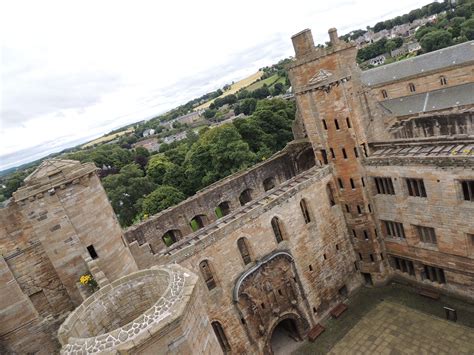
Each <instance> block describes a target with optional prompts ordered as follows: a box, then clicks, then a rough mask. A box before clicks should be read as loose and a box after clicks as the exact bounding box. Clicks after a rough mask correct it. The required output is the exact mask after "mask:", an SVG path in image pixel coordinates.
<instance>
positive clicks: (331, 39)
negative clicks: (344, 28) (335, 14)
mask: <svg viewBox="0 0 474 355" xmlns="http://www.w3.org/2000/svg"><path fill="white" fill-rule="evenodd" d="M328 33H329V42H331V44H332V45H333V46H334V45H335V44H336V43H337V42H339V37H338V36H337V30H336V29H335V28H334V27H333V28H330V29H329V31H328Z"/></svg>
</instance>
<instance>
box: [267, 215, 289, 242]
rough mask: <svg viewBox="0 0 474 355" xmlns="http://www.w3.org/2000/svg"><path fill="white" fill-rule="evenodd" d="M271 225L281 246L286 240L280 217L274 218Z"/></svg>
mask: <svg viewBox="0 0 474 355" xmlns="http://www.w3.org/2000/svg"><path fill="white" fill-rule="evenodd" d="M270 225H271V227H272V231H273V236H274V237H275V240H276V242H277V244H280V243H281V242H283V241H284V240H285V239H286V238H285V232H284V228H283V223H282V222H281V218H280V217H278V216H273V217H272V219H271V221H270Z"/></svg>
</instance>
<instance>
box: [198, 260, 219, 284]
mask: <svg viewBox="0 0 474 355" xmlns="http://www.w3.org/2000/svg"><path fill="white" fill-rule="evenodd" d="M203 270H205V271H203ZM199 273H200V274H201V277H202V278H203V280H204V283H205V284H206V286H207V289H208V291H212V290H215V289H217V286H218V285H217V281H216V276H215V272H214V269H213V267H212V266H211V263H210V262H209V259H208V258H204V259H202V260H201V261H199Z"/></svg>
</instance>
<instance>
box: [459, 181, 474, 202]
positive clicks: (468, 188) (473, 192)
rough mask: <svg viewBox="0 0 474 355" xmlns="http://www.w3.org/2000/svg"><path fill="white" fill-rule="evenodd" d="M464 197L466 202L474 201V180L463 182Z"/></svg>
mask: <svg viewBox="0 0 474 355" xmlns="http://www.w3.org/2000/svg"><path fill="white" fill-rule="evenodd" d="M461 186H462V195H463V198H464V200H466V201H471V202H473V201H474V180H464V181H461Z"/></svg>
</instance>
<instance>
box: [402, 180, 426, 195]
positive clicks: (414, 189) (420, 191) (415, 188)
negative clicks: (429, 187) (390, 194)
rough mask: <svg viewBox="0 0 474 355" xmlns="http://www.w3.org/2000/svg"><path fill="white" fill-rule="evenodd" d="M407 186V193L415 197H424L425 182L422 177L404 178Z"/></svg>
mask: <svg viewBox="0 0 474 355" xmlns="http://www.w3.org/2000/svg"><path fill="white" fill-rule="evenodd" d="M405 180H406V182H407V187H408V194H409V195H410V196H415V197H426V189H425V183H424V182H423V179H405Z"/></svg>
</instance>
